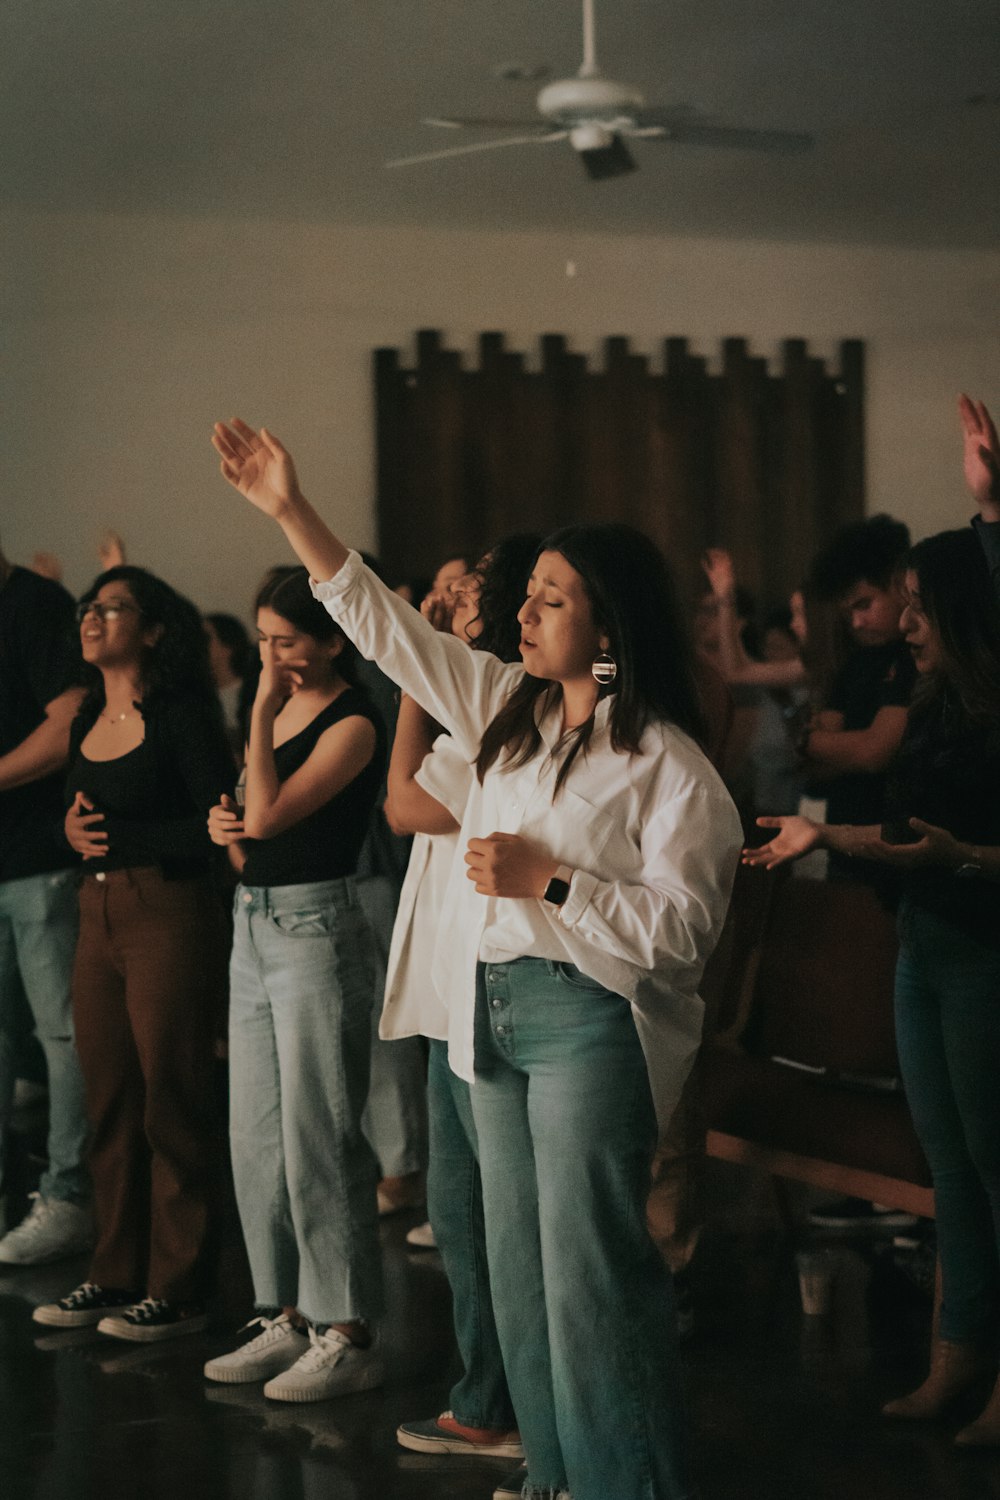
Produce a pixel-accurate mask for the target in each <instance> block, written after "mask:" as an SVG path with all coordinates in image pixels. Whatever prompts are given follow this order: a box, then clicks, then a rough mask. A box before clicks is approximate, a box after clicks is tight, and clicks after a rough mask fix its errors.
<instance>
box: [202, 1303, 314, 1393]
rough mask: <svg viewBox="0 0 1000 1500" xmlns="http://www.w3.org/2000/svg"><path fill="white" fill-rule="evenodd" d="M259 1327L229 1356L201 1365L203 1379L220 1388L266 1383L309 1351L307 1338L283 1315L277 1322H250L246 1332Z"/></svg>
mask: <svg viewBox="0 0 1000 1500" xmlns="http://www.w3.org/2000/svg"><path fill="white" fill-rule="evenodd" d="M258 1326H259V1327H260V1330H261V1331H260V1333H258V1334H257V1335H256V1336H255V1337H254V1338H252V1339H249V1340H248V1341H247V1343H245V1344H241V1345H240V1347H239V1348H238V1349H234V1350H233V1352H232V1353H231V1354H220V1355H218V1356H217V1357H216V1358H215V1359H210V1360H209V1361H208V1362H207V1364H206V1365H205V1379H206V1380H216V1381H218V1382H219V1384H220V1385H250V1384H251V1382H252V1381H254V1380H269V1379H270V1378H271V1376H273V1375H280V1374H281V1372H282V1371H283V1370H287V1369H289V1367H290V1366H291V1365H293V1364H295V1362H296V1360H298V1359H300V1358H301V1356H302V1355H303V1354H305V1352H306V1350H307V1349H308V1348H309V1338H308V1335H307V1334H305V1333H303V1332H302V1331H301V1330H300V1329H298V1328H296V1327H295V1324H294V1323H293V1322H292V1320H291V1318H290V1317H289V1316H288V1314H287V1313H282V1314H281V1316H280V1317H278V1318H264V1317H260V1318H252V1319H251V1320H250V1322H249V1323H247V1324H246V1328H242V1329H240V1332H241V1333H244V1332H246V1329H248V1328H256V1327H258Z"/></svg>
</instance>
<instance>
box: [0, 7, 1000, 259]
mask: <svg viewBox="0 0 1000 1500" xmlns="http://www.w3.org/2000/svg"><path fill="white" fill-rule="evenodd" d="M597 20H598V51H599V56H600V60H601V63H602V65H603V68H604V71H605V72H606V73H607V74H609V75H610V76H613V77H618V78H620V79H623V80H625V81H627V82H629V83H634V84H636V85H638V87H639V88H640V89H641V90H642V91H643V92H644V93H645V95H646V97H647V100H648V101H649V102H650V103H655V104H661V105H667V104H690V105H693V106H695V107H697V108H698V109H699V110H700V111H703V112H704V114H705V116H706V117H708V118H710V119H712V120H717V121H719V122H721V123H728V124H737V125H752V126H759V127H778V128H784V129H791V130H806V131H811V132H813V133H814V134H815V136H816V137H817V142H818V144H817V146H816V149H815V150H814V151H813V152H811V153H809V154H807V155H802V156H770V155H767V156H764V155H760V156H758V155H752V154H750V153H747V152H737V151H715V150H707V149H705V148H700V147H693V146H676V145H665V144H663V143H660V142H656V141H639V142H636V143H635V147H634V153H635V155H636V157H637V158H638V160H639V165H640V170H639V171H638V172H637V173H634V174H632V175H630V176H628V177H622V178H617V179H615V180H612V181H608V182H596V183H595V182H590V181H588V180H587V179H586V178H585V176H584V173H583V170H582V167H581V165H580V163H579V162H578V161H577V160H575V159H574V156H573V153H572V151H571V149H570V148H569V146H568V145H566V144H561V145H551V146H544V147H542V146H529V147H525V148H523V149H517V148H511V149H508V150H503V151H497V152H491V153H487V154H484V155H479V156H470V157H466V158H459V159H457V160H452V161H444V162H436V163H433V164H429V165H425V166H420V167H413V168H409V169H406V170H399V171H387V170H385V169H384V167H383V165H382V163H383V161H384V160H385V159H386V158H389V157H393V156H400V155H408V154H411V153H415V152H418V151H421V150H433V149H434V148H435V147H438V146H448V145H452V144H455V143H457V138H456V136H455V135H454V134H451V133H449V134H444V133H443V132H440V131H435V130H432V129H430V128H428V127H426V126H422V125H421V124H420V123H419V122H420V118H421V116H423V115H426V114H435V113H438V114H442V113H443V114H487V115H511V116H515V117H516V116H520V117H524V116H525V115H530V114H531V112H532V108H533V98H534V94H535V91H536V89H537V87H538V85H537V84H530V83H525V82H508V81H504V80H502V79H500V78H498V77H497V76H495V69H496V68H497V67H498V65H502V64H505V63H519V64H522V65H524V66H529V67H530V66H533V65H536V64H542V63H544V64H547V65H548V67H549V69H550V71H551V74H552V76H556V77H563V76H567V75H569V74H572V73H573V72H575V70H576V68H577V66H578V63H579V57H580V51H581V41H580V14H579V4H578V0H283V3H281V0H212V3H209V0H5V4H4V14H3V17H2V19H0V129H2V135H3V140H4V142H5V146H4V158H3V164H2V171H0V204H3V205H13V206H20V207H28V208H38V209H46V210H80V211H90V210H95V209H96V210H99V211H107V212H122V213H128V212H152V213H165V214H178V215H181V214H184V215H190V214H193V215H213V216H215V215H219V216H224V217H226V216H231V215H240V216H243V215H245V216H248V217H266V218H276V219H303V220H309V221H331V220H333V221H341V222H348V223H368V222H384V223H396V224H421V225H449V226H459V225H461V226H466V227H474V228H512V229H527V228H533V227H542V226H544V227H558V228H563V229H569V230H574V231H587V230H592V231H602V230H620V231H628V232H634V233H653V234H709V235H727V236H751V237H759V238H789V239H797V240H803V239H812V240H841V241H855V242H859V241H860V242H869V241H873V242H900V243H915V244H937V245H968V246H982V247H993V246H996V245H997V244H998V243H1000V171H998V160H997V138H998V133H1000V107H998V102H997V101H998V99H1000V5H997V3H996V0H948V3H934V0H826V3H821V0H598V16H597ZM970 96H985V101H984V102H979V103H972V104H970V103H967V102H966V101H967V100H968V99H969V98H970ZM483 138H484V139H485V138H489V137H488V136H484V137H483ZM462 139H463V140H464V139H465V138H464V137H463V138H462ZM469 139H472V137H469Z"/></svg>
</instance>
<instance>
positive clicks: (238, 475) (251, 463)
mask: <svg viewBox="0 0 1000 1500" xmlns="http://www.w3.org/2000/svg"><path fill="white" fill-rule="evenodd" d="M212 446H213V448H214V449H215V451H216V452H217V453H218V454H219V456H220V458H221V459H222V464H221V469H222V475H223V478H224V479H228V481H229V483H230V484H231V485H232V486H233V488H234V489H237V490H239V492H240V494H241V495H243V496H245V497H246V499H247V500H249V501H250V503H251V505H256V507H257V509H258V510H262V511H263V512H264V514H265V515H266V516H271V517H273V518H274V519H275V520H277V519H278V518H279V517H280V515H281V513H282V512H283V511H284V510H285V509H286V508H287V507H288V506H289V505H290V504H292V503H293V502H294V501H295V500H297V499H300V498H301V491H300V489H299V481H298V477H297V475H296V473H295V464H294V463H293V462H292V455H291V454H290V453H289V452H288V451H287V450H286V449H285V448H283V447H282V445H281V443H279V441H278V439H277V438H276V437H275V436H274V434H273V433H270V432H268V430H267V428H266V427H262V428H261V429H260V432H255V431H254V429H253V428H252V427H249V426H248V425H247V423H246V422H243V421H241V420H240V418H239V417H233V419H232V421H231V422H230V423H229V424H228V425H227V424H226V423H225V422H216V424H215V427H214V428H213V430H212Z"/></svg>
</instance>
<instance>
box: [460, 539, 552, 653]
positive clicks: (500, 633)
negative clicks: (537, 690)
mask: <svg viewBox="0 0 1000 1500" xmlns="http://www.w3.org/2000/svg"><path fill="white" fill-rule="evenodd" d="M541 540H542V539H541V537H540V536H539V535H538V534H537V532H531V531H522V532H517V533H516V534H515V535H514V536H508V537H504V539H503V541H502V542H497V544H496V546H495V547H491V548H490V550H489V552H487V554H486V556H485V557H484V558H483V559H482V561H481V562H479V563H477V564H476V567H475V570H474V571H475V575H476V577H477V578H478V580H479V603H478V605H477V618H478V620H479V623H480V631H479V634H478V635H477V636H476V637H475V638H474V639H473V640H471V641H470V643H469V644H470V645H471V646H472V647H473V649H474V650H476V651H489V652H490V653H491V655H493V656H498V657H499V658H500V660H501V661H508V662H509V661H520V659H521V654H520V651H519V649H518V648H519V646H520V644H521V626H520V624H519V622H518V618H517V612H518V610H519V609H520V608H521V605H522V604H523V603H524V597H525V594H526V592H527V588H528V579H529V578H530V577H531V570H532V568H533V567H534V565H535V558H536V557H537V556H538V549H539V546H540V545H541Z"/></svg>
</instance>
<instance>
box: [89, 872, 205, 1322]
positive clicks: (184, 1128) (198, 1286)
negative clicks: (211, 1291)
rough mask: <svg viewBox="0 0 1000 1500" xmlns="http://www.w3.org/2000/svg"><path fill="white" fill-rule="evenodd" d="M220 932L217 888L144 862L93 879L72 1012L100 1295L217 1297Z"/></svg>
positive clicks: (95, 1273)
mask: <svg viewBox="0 0 1000 1500" xmlns="http://www.w3.org/2000/svg"><path fill="white" fill-rule="evenodd" d="M221 937H222V923H221V912H220V908H219V904H218V898H217V896H216V894H215V892H214V890H213V888H212V885H211V883H210V882H209V881H208V880H207V879H204V880H164V878H163V876H162V875H161V874H160V872H159V871H158V870H157V869H154V868H145V867H144V868H141V869H132V870H109V871H108V872H107V873H106V874H104V878H103V879H102V878H100V877H99V876H97V875H87V876H85V877H84V880H83V884H82V887H81V890H80V938H79V942H78V944H77V951H76V963H75V967H74V970H73V1014H74V1020H75V1025H76V1040H77V1048H78V1051H79V1054H80V1064H81V1067H82V1069H83V1078H84V1086H85V1090H86V1098H87V1114H88V1117H89V1119H90V1126H91V1148H90V1158H89V1160H90V1170H91V1175H92V1178H93V1184H94V1209H95V1214H96V1218H97V1245H96V1248H95V1250H94V1255H93V1259H92V1261H91V1267H90V1273H89V1274H90V1279H91V1280H92V1281H96V1282H97V1283H98V1285H100V1286H106V1287H122V1288H127V1289H129V1290H134V1291H136V1292H138V1293H148V1294H149V1295H150V1296H153V1297H166V1298H169V1299H171V1300H176V1301H181V1302H186V1301H198V1300H200V1299H202V1298H203V1297H204V1296H205V1294H206V1292H207V1285H206V1283H207V1278H208V1273H209V1264H208V1262H209V1231H210V1206H211V1203H212V1200H213V1197H214V1196H215V1192H214V1189H215V1187H216V1183H217V1178H216V1172H215V1166H216V1163H217V1157H218V1142H219V1132H218V1129H217V1125H216V1121H215V1118H214V1113H215V1112H214V1109H213V1081H212V1033H213V1024H212V1023H213V1020H214V1018H215V1014H216V1010H217V993H218V985H219V984H220V982H224V974H225V955H224V951H223V950H222V946H221Z"/></svg>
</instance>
